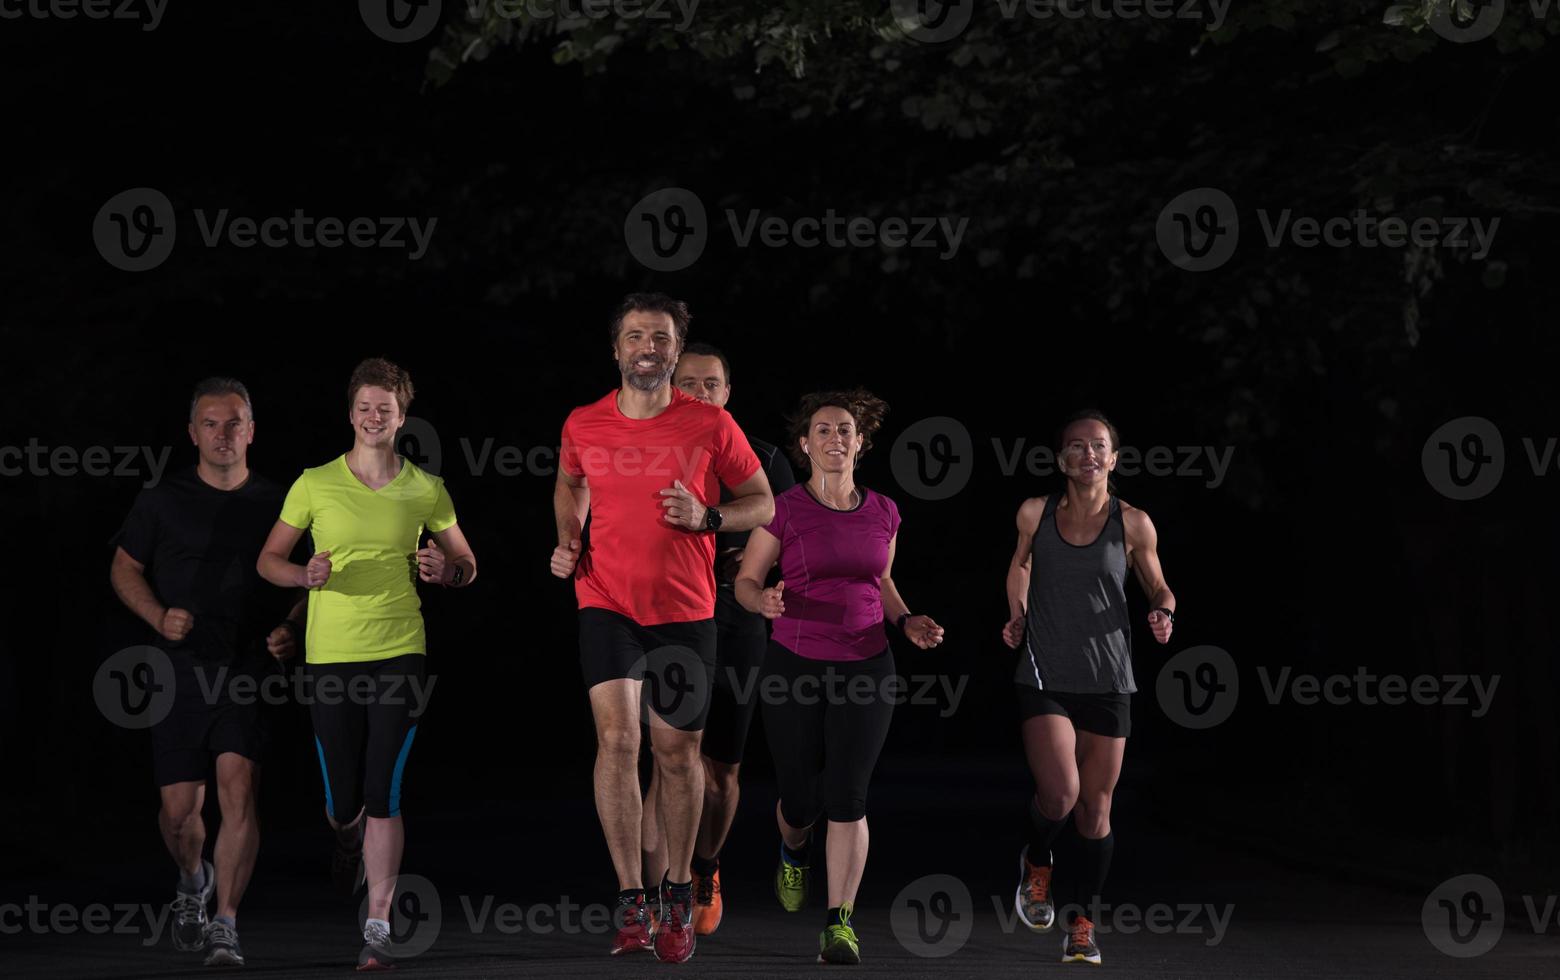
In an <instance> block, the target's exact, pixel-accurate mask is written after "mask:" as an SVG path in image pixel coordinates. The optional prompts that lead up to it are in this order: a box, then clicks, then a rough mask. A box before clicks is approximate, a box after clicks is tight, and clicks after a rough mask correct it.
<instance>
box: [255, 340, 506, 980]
mask: <svg viewBox="0 0 1560 980" xmlns="http://www.w3.org/2000/svg"><path fill="white" fill-rule="evenodd" d="M411 400H412V382H411V378H410V377H409V376H408V375H407V373H406V372H405V371H403V370H402V369H401V368H399V367H397V366H396V365H394V364H392V363H390V362H389V361H386V360H383V359H380V358H374V359H371V360H367V361H364V362H363V363H361V364H359V365H358V366H357V368H356V370H354V371H353V372H352V380H351V382H350V383H349V384H348V387H347V403H348V411H349V417H350V419H351V423H352V431H353V444H352V449H351V450H350V451H349V452H347V453H346V454H345V455H342V456H338V457H337V458H335V459H333V460H331V461H330V462H328V463H326V464H325V465H324V466H316V467H313V468H312V469H307V470H304V471H303V475H302V476H300V477H299V478H298V479H297V481H296V482H295V483H293V485H292V489H291V490H289V491H288V492H287V498H286V500H285V501H284V502H283V504H282V514H281V520H279V521H278V522H277V523H276V526H275V527H274V528H272V529H271V535H270V537H269V538H268V539H267V540H266V543H265V549H264V550H263V551H262V552H261V554H260V560H259V562H258V563H257V567H258V569H259V572H260V574H261V575H262V576H263V577H264V578H265V579H266V580H267V581H269V582H271V583H272V584H275V585H279V586H283V587H285V588H296V587H303V588H307V589H308V590H309V611H308V624H307V632H306V634H305V644H304V646H305V650H306V652H307V654H308V656H307V662H308V666H307V669H308V672H309V677H310V681H311V687H310V692H311V705H310V715H311V717H312V718H313V721H314V735H315V745H316V747H317V749H318V752H319V758H320V769H321V771H322V773H323V776H324V780H325V811H326V817H327V819H329V820H330V824H331V827H332V828H334V829H335V831H336V837H337V852H336V855H335V859H334V861H333V868H332V872H333V876H334V877H335V878H336V879H337V882H338V884H339V885H341V886H342V887H343V888H344V890H347V891H349V892H354V891H356V890H357V886H358V884H359V883H361V882H362V881H364V880H365V878H366V880H367V883H368V920H367V922H366V923H365V925H364V927H363V940H364V946H363V951H362V953H361V954H360V955H359V957H358V967H359V969H383V968H387V967H390V966H392V965H394V953H393V951H392V949H391V943H390V924H389V915H390V902H391V899H392V897H393V896H394V894H395V879H396V874H397V873H398V871H399V870H400V864H401V851H402V847H403V844H404V841H405V834H404V831H403V829H402V825H401V816H400V813H401V779H402V776H403V774H404V773H405V771H406V758H407V755H408V754H409V753H410V751H411V748H412V739H413V737H414V736H415V735H416V734H417V721H418V719H419V717H420V716H421V714H422V710H423V708H424V707H425V705H424V703H423V701H424V698H425V696H426V694H427V689H425V687H424V678H425V671H424V666H423V665H424V662H425V658H426V654H427V652H428V645H427V640H426V636H425V634H424V631H423V620H422V612H421V609H422V603H421V601H420V600H419V599H418V596H417V580H418V579H421V580H422V581H424V582H429V583H439V584H441V585H446V586H452V587H461V586H466V585H470V584H471V582H472V580H473V579H475V578H476V576H477V563H476V559H475V558H474V557H473V555H472V553H471V548H470V546H468V545H467V544H466V538H465V536H464V535H463V534H461V531H460V527H459V526H458V525H457V524H456V523H455V507H454V505H453V504H452V503H451V502H450V495H449V493H448V492H446V491H445V489H444V481H443V480H441V479H440V478H439V477H437V476H433V475H431V474H429V473H426V472H424V471H423V470H421V469H419V468H418V467H417V466H416V465H414V464H413V463H412V462H411V461H410V460H407V459H404V458H402V457H400V456H397V455H396V452H395V437H396V433H397V431H398V430H399V429H400V428H401V426H402V424H403V423H405V421H406V410H407V407H408V406H409V405H410V404H411ZM425 528H426V529H427V531H428V533H429V535H430V536H431V538H432V540H430V541H428V542H427V543H426V544H424V543H422V538H423V530H424V529H425ZM305 531H307V532H308V533H309V535H310V536H311V537H312V539H313V547H314V549H315V554H314V556H313V557H312V558H310V559H309V562H308V564H307V565H297V564H294V563H293V562H292V561H291V560H290V556H291V555H292V552H293V548H294V546H295V545H297V543H298V540H299V538H301V537H302V536H303V534H304V532H305Z"/></svg>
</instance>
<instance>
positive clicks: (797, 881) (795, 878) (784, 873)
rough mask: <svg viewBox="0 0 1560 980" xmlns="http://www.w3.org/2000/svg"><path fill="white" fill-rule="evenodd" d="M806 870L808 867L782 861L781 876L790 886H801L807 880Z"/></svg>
mask: <svg viewBox="0 0 1560 980" xmlns="http://www.w3.org/2000/svg"><path fill="white" fill-rule="evenodd" d="M806 870H807V869H806V868H803V867H800V866H798V865H795V864H791V863H790V862H781V865H780V877H781V878H782V879H783V880H784V881H785V883H786V885H787V886H788V887H790V888H800V887H802V882H803V881H804V880H805V879H804V874H805V872H806Z"/></svg>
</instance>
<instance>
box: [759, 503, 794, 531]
mask: <svg viewBox="0 0 1560 980" xmlns="http://www.w3.org/2000/svg"><path fill="white" fill-rule="evenodd" d="M790 516H791V502H790V501H789V500H782V499H780V495H779V494H775V516H774V520H772V521H770V522H769V523H768V524H765V525H764V530H766V531H768V532H769V533H770V534H773V535H774V536H775V540H776V541H784V540H785V536H784V535H785V522H786V520H787V519H789V518H790Z"/></svg>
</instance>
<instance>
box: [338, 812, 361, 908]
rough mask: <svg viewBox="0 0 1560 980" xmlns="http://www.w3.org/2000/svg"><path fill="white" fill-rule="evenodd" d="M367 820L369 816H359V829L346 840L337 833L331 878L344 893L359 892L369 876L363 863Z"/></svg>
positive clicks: (352, 893) (353, 893)
mask: <svg viewBox="0 0 1560 980" xmlns="http://www.w3.org/2000/svg"><path fill="white" fill-rule="evenodd" d="M367 822H368V820H367V818H365V817H358V825H357V830H356V832H355V833H354V835H353V836H352V837H351V838H348V839H347V840H346V841H342V839H341V835H340V834H337V835H336V847H335V850H333V851H332V852H331V855H330V880H331V882H332V883H333V884H335V886H336V890H337V891H339V892H341V893H342V894H343V895H355V894H357V890H358V889H359V888H362V887H363V883H364V881H365V880H367V878H368V869H367V867H366V866H365V865H364V864H363V827H364V825H365V824H366V823H367Z"/></svg>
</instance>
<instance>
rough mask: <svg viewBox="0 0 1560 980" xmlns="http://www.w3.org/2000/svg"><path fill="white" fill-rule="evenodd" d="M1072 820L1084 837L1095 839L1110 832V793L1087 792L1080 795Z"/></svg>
mask: <svg viewBox="0 0 1560 980" xmlns="http://www.w3.org/2000/svg"><path fill="white" fill-rule="evenodd" d="M1073 820H1074V822H1076V824H1077V826H1078V833H1079V834H1081V835H1082V836H1084V837H1088V838H1091V839H1097V838H1100V837H1104V836H1105V835H1106V834H1108V833H1110V794H1108V793H1088V794H1085V795H1083V796H1080V797H1079V798H1078V807H1077V809H1076V810H1075V811H1074V812H1073Z"/></svg>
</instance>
